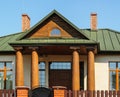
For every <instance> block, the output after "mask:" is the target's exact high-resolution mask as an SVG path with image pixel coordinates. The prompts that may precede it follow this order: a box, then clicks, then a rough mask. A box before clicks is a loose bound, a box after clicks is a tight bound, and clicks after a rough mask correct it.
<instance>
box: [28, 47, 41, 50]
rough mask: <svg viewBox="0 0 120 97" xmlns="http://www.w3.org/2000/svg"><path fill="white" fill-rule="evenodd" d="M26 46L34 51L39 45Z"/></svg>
mask: <svg viewBox="0 0 120 97" xmlns="http://www.w3.org/2000/svg"><path fill="white" fill-rule="evenodd" d="M28 48H29V49H31V50H34V51H35V50H38V49H39V47H36V46H30V47H28Z"/></svg>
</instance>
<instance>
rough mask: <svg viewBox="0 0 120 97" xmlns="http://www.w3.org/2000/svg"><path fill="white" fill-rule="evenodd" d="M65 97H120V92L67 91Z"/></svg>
mask: <svg viewBox="0 0 120 97" xmlns="http://www.w3.org/2000/svg"><path fill="white" fill-rule="evenodd" d="M65 97H120V91H99V90H98V91H71V90H68V91H67V90H65Z"/></svg>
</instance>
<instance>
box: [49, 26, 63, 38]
mask: <svg viewBox="0 0 120 97" xmlns="http://www.w3.org/2000/svg"><path fill="white" fill-rule="evenodd" d="M60 35H61V31H60V30H59V29H57V28H54V29H53V30H52V31H51V33H50V36H60Z"/></svg>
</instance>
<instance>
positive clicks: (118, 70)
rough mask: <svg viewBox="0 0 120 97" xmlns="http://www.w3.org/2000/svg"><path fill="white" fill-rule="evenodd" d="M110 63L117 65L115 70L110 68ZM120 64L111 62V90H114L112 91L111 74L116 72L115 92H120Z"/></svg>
mask: <svg viewBox="0 0 120 97" xmlns="http://www.w3.org/2000/svg"><path fill="white" fill-rule="evenodd" d="M110 63H115V69H111V68H110ZM119 63H120V61H109V90H113V89H110V73H111V71H112V72H115V78H116V80H115V90H119V89H120V83H119V81H120V78H119V73H120V68H118V67H119V66H118V64H119Z"/></svg>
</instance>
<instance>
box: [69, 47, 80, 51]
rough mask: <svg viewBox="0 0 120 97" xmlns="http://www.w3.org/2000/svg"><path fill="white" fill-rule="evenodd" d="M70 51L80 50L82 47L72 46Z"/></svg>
mask: <svg viewBox="0 0 120 97" xmlns="http://www.w3.org/2000/svg"><path fill="white" fill-rule="evenodd" d="M70 49H72V50H79V49H80V47H79V46H70Z"/></svg>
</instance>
